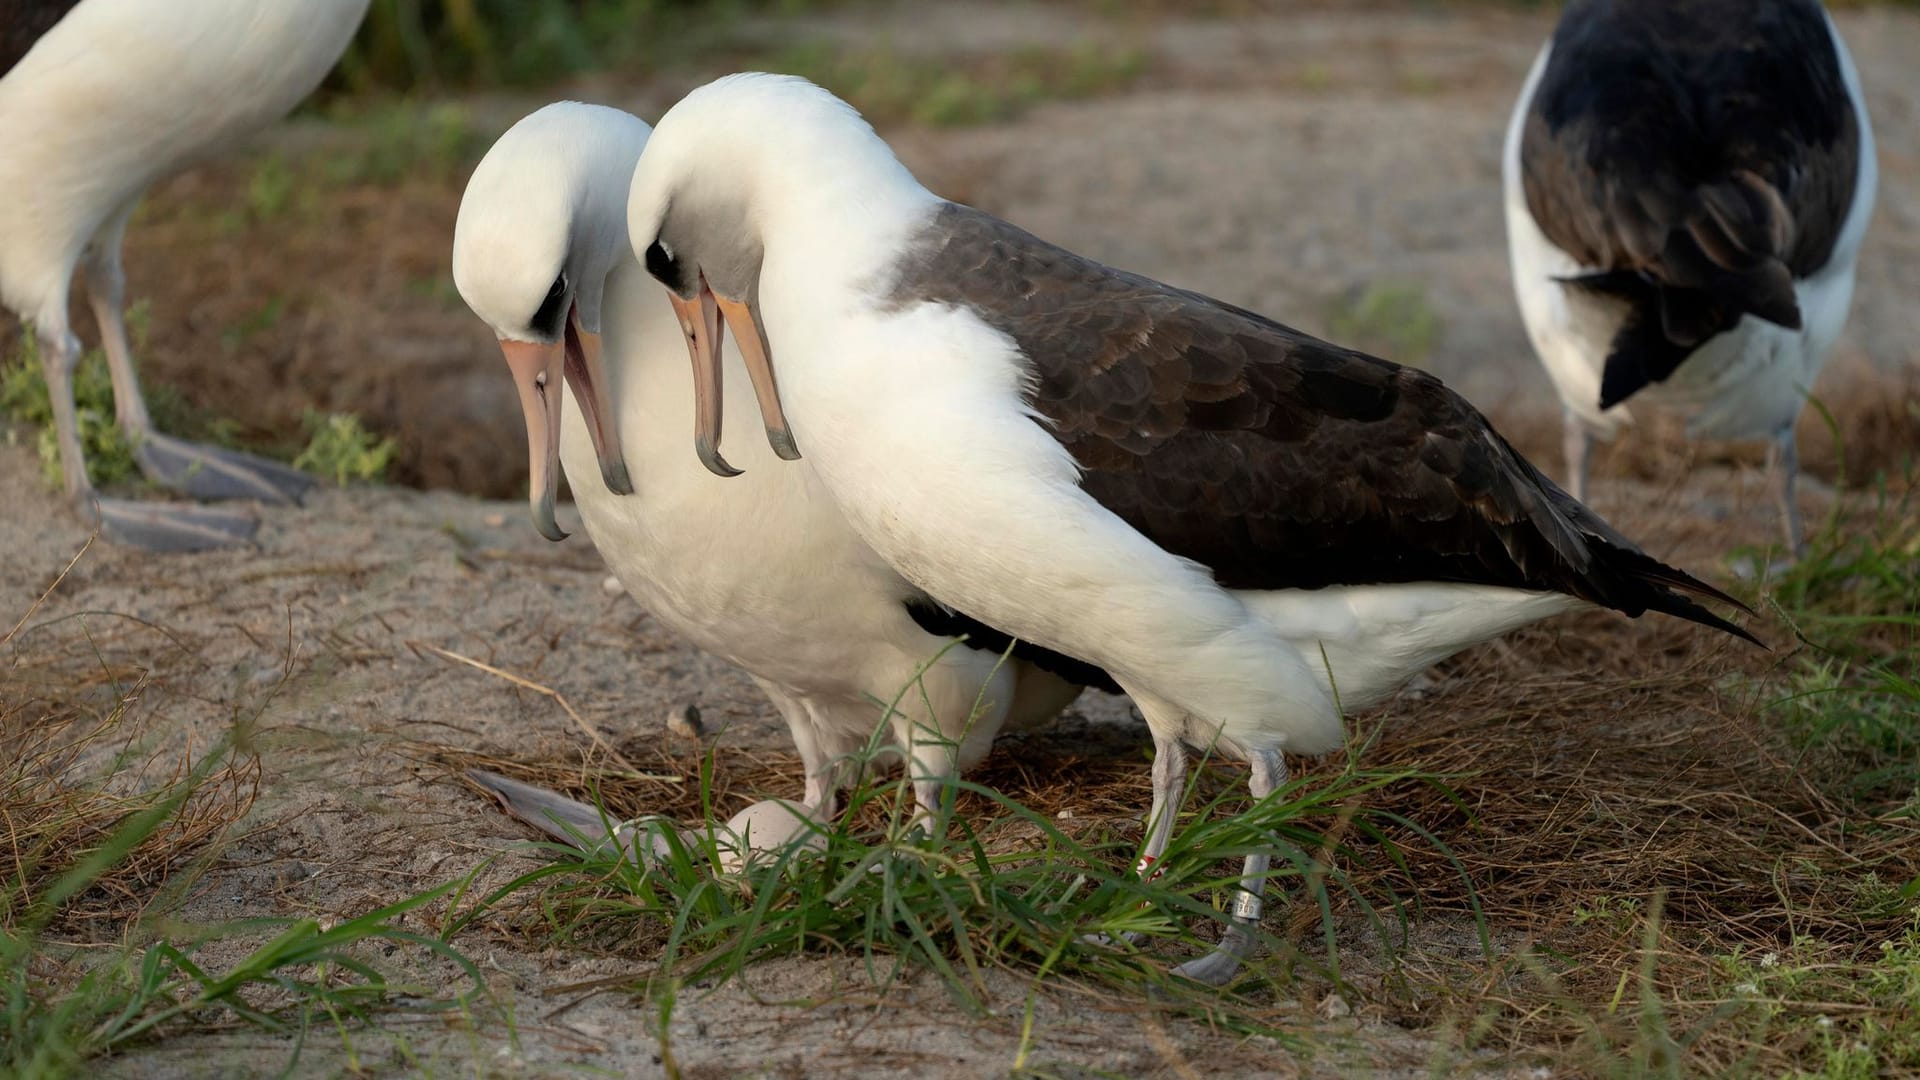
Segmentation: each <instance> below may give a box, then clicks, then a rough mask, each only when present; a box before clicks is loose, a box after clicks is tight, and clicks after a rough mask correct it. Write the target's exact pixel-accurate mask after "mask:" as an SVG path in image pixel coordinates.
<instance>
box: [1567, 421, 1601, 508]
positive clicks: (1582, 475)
mask: <svg viewBox="0 0 1920 1080" xmlns="http://www.w3.org/2000/svg"><path fill="white" fill-rule="evenodd" d="M1561 421H1562V423H1563V424H1564V425H1565V428H1564V430H1562V431H1561V433H1560V450H1561V453H1563V454H1565V455H1566V459H1567V494H1569V495H1572V496H1573V497H1574V498H1576V499H1578V500H1580V501H1581V502H1586V501H1587V458H1588V457H1589V456H1591V455H1592V453H1593V433H1592V432H1590V431H1588V430H1587V426H1586V425H1585V424H1583V423H1581V422H1580V419H1579V417H1576V416H1574V415H1573V412H1572V410H1562V411H1561Z"/></svg>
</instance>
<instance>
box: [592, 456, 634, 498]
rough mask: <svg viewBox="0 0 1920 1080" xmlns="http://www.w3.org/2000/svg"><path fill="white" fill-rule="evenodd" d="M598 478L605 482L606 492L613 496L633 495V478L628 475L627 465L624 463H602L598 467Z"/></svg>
mask: <svg viewBox="0 0 1920 1080" xmlns="http://www.w3.org/2000/svg"><path fill="white" fill-rule="evenodd" d="M600 478H601V479H602V480H604V481H605V482H606V485H607V490H608V491H611V492H613V493H614V494H615V495H631V494H633V477H632V476H630V475H628V473H627V463H626V462H624V461H616V462H613V463H612V464H605V463H603V464H602V465H601V467H600Z"/></svg>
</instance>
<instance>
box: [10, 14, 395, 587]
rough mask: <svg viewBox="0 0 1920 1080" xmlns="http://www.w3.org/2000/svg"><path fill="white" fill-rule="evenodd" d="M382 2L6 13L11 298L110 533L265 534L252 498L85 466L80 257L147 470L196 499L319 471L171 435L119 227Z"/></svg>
mask: <svg viewBox="0 0 1920 1080" xmlns="http://www.w3.org/2000/svg"><path fill="white" fill-rule="evenodd" d="M367 4H368V0H299V2H297V3H295V2H284V3H261V2H258V0H165V2H154V0H78V2H75V0H22V2H15V3H11V4H8V5H6V7H5V12H6V15H5V18H4V21H0V148H4V150H0V301H4V302H5V304H6V306H7V307H9V308H12V309H13V310H14V311H15V312H16V313H17V314H19V316H20V317H21V319H23V320H24V321H25V322H26V323H27V324H28V325H29V326H31V327H32V330H33V333H34V334H35V335H36V336H37V337H38V339H39V346H40V358H41V362H42V364H43V366H44V368H45V372H46V379H47V389H48V393H49V396H50V397H51V398H52V402H53V415H54V427H55V429H56V433H57V435H58V437H59V446H60V465H61V469H62V471H63V473H64V475H65V481H66V488H67V494H68V495H69V496H71V497H72V499H73V500H74V502H75V504H76V506H77V507H78V508H79V510H80V512H81V513H82V514H83V515H85V516H86V517H87V518H88V519H89V520H90V521H93V522H95V523H97V524H98V525H99V526H100V527H101V530H102V531H103V532H104V533H105V534H106V535H107V536H108V537H109V538H110V539H113V540H116V541H119V542H122V543H127V544H132V545H135V546H138V547H145V548H149V549H152V550H157V551H182V550H192V549H196V548H204V547H213V546H217V545H221V544H227V543H233V542H235V541H239V540H244V539H245V538H247V537H248V536H251V535H252V533H253V531H254V529H255V527H256V526H257V522H256V521H255V519H254V518H253V517H252V516H251V515H248V514H245V513H241V512H236V511H231V510H220V509H214V508H209V507H198V506H191V505H179V504H168V503H154V502H129V501H125V500H120V499H103V498H99V497H98V496H96V495H95V493H94V490H93V485H92V483H91V482H90V481H89V480H88V479H87V469H86V461H85V458H84V456H83V454H82V451H81V443H80V433H79V422H78V418H77V416H76V415H75V411H74V402H73V384H72V373H73V368H74V365H75V364H76V363H78V361H79V359H80V343H79V341H78V339H76V338H75V337H74V334H73V331H72V329H71V327H69V325H68V320H67V301H68V294H69V288H70V286H71V282H72V279H73V275H74V269H75V267H76V266H77V267H80V268H81V269H83V270H84V272H85V274H86V280H87V293H88V299H89V300H90V302H91V304H92V307H93V315H94V319H95V321H96V322H97V323H98V324H99V327H100V339H101V344H102V346H103V347H104V348H105V350H106V354H107V363H108V366H109V367H110V368H111V370H112V373H113V398H114V411H115V418H116V420H117V422H118V423H119V426H120V428H121V429H122V430H123V431H125V432H126V434H127V436H128V438H129V439H130V440H131V441H132V442H133V444H134V447H135V453H136V455H137V457H138V460H139V462H140V466H141V469H142V471H144V472H145V473H146V475H147V476H148V477H149V478H150V479H152V480H154V481H155V482H157V483H160V484H164V485H166V486H168V487H171V488H173V489H175V490H177V491H180V492H183V493H185V494H187V495H191V496H194V497H196V498H204V499H231V498H243V499H261V500H266V501H273V502H292V501H295V500H297V499H298V498H299V497H300V495H301V493H302V492H304V491H305V490H306V489H307V488H308V487H309V486H310V485H311V483H312V481H311V479H310V478H308V477H307V476H306V475H304V474H302V473H300V472H297V471H295V470H293V469H289V468H287V467H286V466H284V465H279V464H276V463H274V462H271V461H267V460H264V459H262V458H256V457H253V456H250V455H246V454H237V453H233V452H231V451H227V450H219V449H215V448H213V447H207V446H199V445H196V444H193V443H188V442H183V441H181V440H178V439H173V438H169V437H167V436H165V435H162V434H160V433H159V432H157V431H155V430H154V428H153V422H152V420H151V418H150V417H149V416H148V415H147V407H146V403H145V401H144V400H143V399H142V397H141V395H140V384H139V381H138V379H136V378H135V375H134V369H133V354H132V348H131V346H130V344H129V341H128V337H127V329H126V323H125V321H124V318H123V314H122V307H123V304H124V299H125V289H126V278H125V275H124V274H123V273H122V271H121V267H120V241H121V237H122V235H123V234H124V233H125V231H126V227H127V218H128V217H129V216H130V215H131V214H132V213H133V208H134V206H135V204H137V203H138V202H139V201H140V196H141V195H143V194H144V193H145V192H146V190H147V188H148V187H150V186H151V185H152V184H153V183H154V181H156V180H158V179H160V178H161V177H163V176H165V175H167V174H169V173H171V172H174V171H175V170H177V169H179V168H180V167H182V166H183V165H186V164H188V163H190V162H192V161H193V160H195V159H196V158H199V157H202V156H204V155H206V154H208V153H210V152H212V151H215V150H218V149H220V148H221V147H223V146H226V145H229V144H231V143H232V142H234V141H235V140H238V139H240V138H243V137H245V136H247V135H250V134H252V133H253V132H255V131H257V130H259V129H261V128H263V127H265V126H266V125H267V124H269V123H272V122H273V121H274V120H277V119H279V118H280V117H282V116H285V115H286V113H287V111H288V110H290V109H292V108H293V106H294V105H295V104H297V103H298V102H299V101H300V99H301V98H303V97H305V96H307V94H308V93H310V92H312V90H313V88H314V87H315V86H318V85H319V84H320V80H321V78H322V77H323V76H325V75H326V73H327V69H328V68H330V67H332V66H333V62H334V61H335V60H338V59H339V58H340V54H341V53H342V52H344V51H345V50H346V47H347V43H348V41H350V40H351V39H352V37H353V32H354V29H355V28H356V27H357V26H359V24H360V19H361V17H362V16H363V15H365V14H366V10H367Z"/></svg>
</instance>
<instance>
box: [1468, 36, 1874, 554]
mask: <svg viewBox="0 0 1920 1080" xmlns="http://www.w3.org/2000/svg"><path fill="white" fill-rule="evenodd" d="M1875 176H1876V168H1875V164H1874V156H1873V129H1872V127H1871V126H1870V125H1869V124H1868V121H1867V109H1866V102H1865V101H1864V100H1863V98H1862V97H1861V93H1860V75H1859V73H1858V72H1856V71H1855V70H1854V66H1853V60H1852V59H1851V58H1850V57H1849V56H1848V55H1847V48H1846V45H1845V44H1843V43H1842V42H1841V40H1840V34H1839V31H1838V30H1837V29H1835V27H1834V25H1833V22H1832V20H1831V19H1829V18H1828V17H1827V15H1826V12H1825V11H1823V10H1822V9H1821V7H1820V5H1819V4H1818V3H1816V2H1815V0H1575V2H1574V3H1571V4H1569V5H1568V6H1567V9H1566V11H1565V13H1564V14H1562V16H1561V19H1560V25H1559V27H1558V29H1556V30H1555V31H1554V35H1553V37H1552V39H1551V40H1549V41H1548V42H1547V44H1546V46H1545V47H1544V48H1542V49H1541V51H1540V56H1539V58H1538V59H1537V60H1535V61H1534V64H1533V70H1532V72H1531V73H1529V74H1528V76H1527V82H1526V86H1525V88H1524V89H1522V90H1521V91H1520V101H1519V103H1518V105H1517V106H1516V107H1515V108H1514V113H1513V119H1512V121H1511V122H1510V124H1509V125H1508V128H1507V141H1506V152H1505V163H1504V178H1505V186H1506V212H1507V242H1508V247H1509V252H1510V254H1511V256H1512V260H1513V278H1514V289H1515V291H1516V293H1517V294H1518V296H1519V300H1520V313H1521V316H1522V317H1523V318H1524V320H1525V321H1526V324H1527V333H1528V334H1529V335H1530V336H1531V337H1532V339H1533V346H1534V350H1535V351H1536V352H1538V353H1539V355H1540V361H1541V363H1542V364H1543V365H1544V366H1545V367H1546V370H1547V374H1548V375H1549V376H1551V377H1552V379H1553V384H1554V387H1555V389H1557V390H1558V391H1559V393H1560V400H1561V403H1562V405H1563V407H1564V409H1565V411H1566V457H1567V471H1568V473H1569V475H1570V477H1571V479H1570V481H1569V484H1570V486H1571V487H1572V489H1573V494H1574V495H1575V497H1577V498H1585V496H1586V487H1587V457H1588V454H1589V452H1590V451H1591V449H1592V445H1593V440H1594V439H1595V438H1596V437H1601V438H1612V437H1613V436H1614V435H1615V434H1616V433H1618V431H1619V430H1620V429H1621V428H1622V427H1623V426H1625V425H1627V424H1629V423H1630V422H1631V421H1632V416H1631V415H1630V413H1629V411H1628V408H1627V405H1626V403H1627V402H1629V401H1631V402H1633V403H1634V404H1636V405H1638V404H1646V405H1649V406H1652V407H1654V408H1660V409H1668V410H1672V411H1674V412H1676V413H1677V414H1678V415H1680V416H1682V417H1684V418H1685V419H1686V421H1687V431H1688V434H1689V435H1691V436H1693V437H1695V438H1703V439H1704V438H1710V439H1762V438H1763V439H1769V440H1771V445H1770V447H1769V452H1768V457H1769V460H1770V464H1771V467H1772V468H1773V469H1774V470H1776V472H1777V476H1776V481H1777V482H1778V484H1779V490H1778V493H1777V494H1778V500H1779V504H1780V513H1781V517H1782V520H1783V525H1784V528H1785V534H1786V539H1787V543H1788V546H1789V550H1790V551H1791V552H1792V553H1793V554H1794V555H1796V556H1797V555H1799V554H1801V553H1802V552H1803V551H1804V549H1805V539H1804V535H1803V530H1802V528H1801V524H1800V510H1799V506H1798V504H1797V503H1796V502H1795V498H1794V480H1795V478H1796V476H1797V475H1798V473H1799V471H1800V467H1799V455H1798V452H1797V449H1796V447H1795V444H1794V433H1793V429H1794V422H1795V421H1796V420H1797V419H1798V418H1799V416H1800V410H1801V408H1802V407H1803V406H1804V405H1805V404H1806V398H1807V393H1808V391H1809V389H1810V388H1811V387H1812V386H1813V383H1814V380H1815V379H1816V378H1817V377H1818V376H1819V374H1820V368H1821V365H1822V364H1824V363H1825V362H1826V358H1827V353H1828V351H1829V350H1831V349H1832V348H1833V344H1834V341H1835V340H1836V339H1837V338H1838V337H1839V336H1840V329H1841V327H1842V325H1844V324H1845V322H1846V319H1847V306H1848V304H1849V303H1850V301H1851V300H1852V298H1853V276H1854V265H1855V262H1856V260H1857V259H1858V257H1859V252H1860V240H1861V237H1862V236H1864V235H1865V233H1866V230H1867V219H1868V217H1869V216H1871V214H1872V210H1873V196H1874V181H1875Z"/></svg>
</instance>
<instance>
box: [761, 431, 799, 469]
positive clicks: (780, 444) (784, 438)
mask: <svg viewBox="0 0 1920 1080" xmlns="http://www.w3.org/2000/svg"><path fill="white" fill-rule="evenodd" d="M767 442H768V444H769V445H771V446H772V447H773V453H774V456H775V457H777V458H779V459H780V460H781V461H799V460H800V447H799V445H798V444H797V443H795V442H794V441H793V432H791V431H788V430H787V429H785V428H772V427H770V428H768V429H767Z"/></svg>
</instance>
